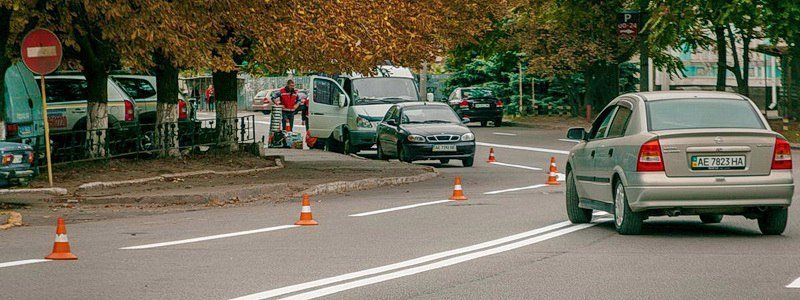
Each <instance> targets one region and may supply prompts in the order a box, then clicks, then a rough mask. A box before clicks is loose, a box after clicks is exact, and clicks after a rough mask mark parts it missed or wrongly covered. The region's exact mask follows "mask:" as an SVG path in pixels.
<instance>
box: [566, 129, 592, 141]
mask: <svg viewBox="0 0 800 300" xmlns="http://www.w3.org/2000/svg"><path fill="white" fill-rule="evenodd" d="M587 135H588V134H587V133H586V129H583V128H582V127H573V128H570V129H569V130H567V138H568V139H570V140H579V141H585V140H586V137H587Z"/></svg>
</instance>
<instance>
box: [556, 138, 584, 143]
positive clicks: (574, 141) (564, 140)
mask: <svg viewBox="0 0 800 300" xmlns="http://www.w3.org/2000/svg"><path fill="white" fill-rule="evenodd" d="M558 140H559V141H562V142H567V143H576V144H577V143H580V142H581V141H579V140H571V139H558Z"/></svg>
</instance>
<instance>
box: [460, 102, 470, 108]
mask: <svg viewBox="0 0 800 300" xmlns="http://www.w3.org/2000/svg"><path fill="white" fill-rule="evenodd" d="M458 107H461V108H469V102H467V100H461V103H459V104H458Z"/></svg>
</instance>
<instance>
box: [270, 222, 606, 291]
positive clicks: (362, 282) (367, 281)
mask: <svg viewBox="0 0 800 300" xmlns="http://www.w3.org/2000/svg"><path fill="white" fill-rule="evenodd" d="M607 221H611V219H608V218H604V219H599V220H597V221H596V222H593V223H588V224H577V225H573V226H570V227H567V228H564V229H559V230H557V231H553V232H550V233H546V234H543V235H539V236H536V237H532V238H528V239H524V240H521V241H517V242H514V243H511V244H506V245H503V246H499V247H494V248H489V249H486V250H482V251H478V252H473V253H469V254H465V255H460V256H456V257H452V258H448V259H445V260H442V261H438V262H434V263H430V264H425V265H421V266H417V267H413V268H409V269H404V270H400V271H396V272H392V273H387V274H382V275H378V276H374V277H368V278H364V279H359V280H355V281H351V282H347V283H343V284H338V285H334V286H329V287H325V288H321V289H318V290H313V291H310V292H305V293H302V294H298V295H294V296H291V297H286V298H283V299H285V300H293V299H314V298H318V297H322V296H327V295H331V294H335V293H339V292H342V291H346V290H350V289H354V288H358V287H362V286H366V285H371V284H376V283H380V282H384V281H389V280H392V279H397V278H401V277H406V276H410V275H414V274H418V273H422V272H427V271H431V270H435V269H441V268H444V267H449V266H452V265H455V264H459V263H463V262H467V261H470V260H474V259H478V258H482V257H486V256H489V255H494V254H498V253H502V252H507V251H511V250H515V249H518V248H522V247H525V246H529V245H533V244H536V243H540V242H543V241H547V240H550V239H553V238H556V237H560V236H563V235H566V234H570V233H573V232H576V231H579V230H583V229H586V228H589V227H592V226H595V225H598V224H600V223H603V222H607Z"/></svg>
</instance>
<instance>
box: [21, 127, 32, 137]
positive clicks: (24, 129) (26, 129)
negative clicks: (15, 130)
mask: <svg viewBox="0 0 800 300" xmlns="http://www.w3.org/2000/svg"><path fill="white" fill-rule="evenodd" d="M32 132H33V128H32V127H31V125H24V126H20V127H19V133H20V134H21V135H29V134H31V133H32Z"/></svg>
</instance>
